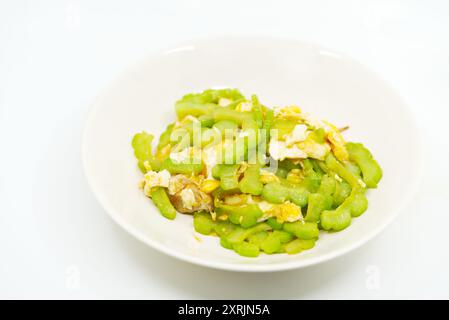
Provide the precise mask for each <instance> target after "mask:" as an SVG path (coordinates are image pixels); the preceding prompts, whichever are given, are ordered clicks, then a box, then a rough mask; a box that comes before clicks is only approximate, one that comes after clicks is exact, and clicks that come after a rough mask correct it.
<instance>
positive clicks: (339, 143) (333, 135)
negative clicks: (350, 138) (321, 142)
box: [325, 122, 349, 161]
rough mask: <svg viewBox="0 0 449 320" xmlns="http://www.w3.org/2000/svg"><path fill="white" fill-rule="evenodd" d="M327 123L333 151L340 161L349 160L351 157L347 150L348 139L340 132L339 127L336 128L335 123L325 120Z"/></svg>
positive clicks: (328, 136) (328, 137)
mask: <svg viewBox="0 0 449 320" xmlns="http://www.w3.org/2000/svg"><path fill="white" fill-rule="evenodd" d="M325 123H326V124H327V127H328V130H327V139H328V140H329V142H330V145H331V148H332V151H333V152H334V154H335V157H337V159H338V160H340V161H347V160H348V159H349V155H348V151H347V150H346V147H345V145H346V141H345V139H344V138H343V135H342V134H341V133H340V131H339V130H338V128H336V127H335V126H334V125H333V124H331V123H329V122H325Z"/></svg>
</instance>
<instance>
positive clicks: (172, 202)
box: [132, 89, 382, 257]
mask: <svg viewBox="0 0 449 320" xmlns="http://www.w3.org/2000/svg"><path fill="white" fill-rule="evenodd" d="M175 111H176V116H177V118H176V120H175V121H174V122H173V123H171V124H168V125H167V127H166V129H165V130H164V132H163V133H162V134H161V135H160V137H159V141H158V143H157V144H156V146H155V148H153V140H154V136H153V135H151V134H148V133H146V132H145V131H143V132H141V133H137V134H136V135H135V136H134V137H133V139H132V147H133V149H134V155H135V157H136V158H137V165H138V167H139V168H140V170H141V171H142V173H143V178H142V181H141V183H140V187H141V189H142V191H143V193H144V194H145V196H147V197H150V198H151V199H152V200H153V202H154V204H155V205H156V207H157V208H158V209H159V211H160V212H161V214H162V216H164V217H166V218H167V219H175V218H176V215H177V212H179V213H183V214H191V215H193V227H194V229H195V231H196V232H198V233H200V234H203V235H214V236H217V237H219V239H220V244H221V246H223V247H224V248H226V249H230V250H234V251H235V252H236V253H238V254H240V255H242V256H246V257H257V256H258V255H259V254H260V253H261V252H264V253H265V254H276V253H287V254H296V253H299V252H302V251H304V250H308V249H311V248H313V247H314V245H315V242H316V241H317V240H318V238H319V235H320V232H324V231H332V232H333V231H340V230H343V229H345V228H346V227H348V226H349V225H350V224H351V220H352V219H353V218H354V217H358V216H360V215H361V214H362V213H363V212H365V211H366V209H367V208H368V201H367V198H366V192H367V189H370V188H376V187H377V185H378V183H379V181H380V180H381V178H382V169H381V168H380V166H379V164H378V163H377V162H376V160H374V158H373V156H372V154H371V152H370V151H369V150H368V149H367V148H366V147H365V146H364V145H363V144H361V143H354V142H346V140H345V138H344V137H343V134H342V131H343V130H342V129H338V127H337V126H335V125H333V124H331V123H329V122H327V121H324V120H319V119H316V118H313V117H312V116H310V115H309V114H307V113H304V112H303V111H302V110H301V108H300V107H298V106H295V105H292V106H284V107H275V108H269V107H267V106H265V105H263V104H262V103H261V102H260V101H259V99H258V98H257V96H255V95H253V96H252V97H251V98H249V99H248V98H246V97H245V96H244V95H243V94H242V93H241V92H240V91H239V90H237V89H219V90H212V89H209V90H205V91H203V92H201V93H192V94H187V95H185V96H184V97H182V98H181V99H180V100H178V101H177V102H176V103H175ZM344 129H347V127H345V128H344Z"/></svg>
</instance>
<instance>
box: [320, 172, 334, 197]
mask: <svg viewBox="0 0 449 320" xmlns="http://www.w3.org/2000/svg"><path fill="white" fill-rule="evenodd" d="M336 185H337V182H336V181H335V179H334V178H332V177H331V176H329V175H327V174H326V175H323V177H322V179H321V184H320V187H319V188H318V192H319V193H321V194H324V195H332V194H334V192H335V188H336Z"/></svg>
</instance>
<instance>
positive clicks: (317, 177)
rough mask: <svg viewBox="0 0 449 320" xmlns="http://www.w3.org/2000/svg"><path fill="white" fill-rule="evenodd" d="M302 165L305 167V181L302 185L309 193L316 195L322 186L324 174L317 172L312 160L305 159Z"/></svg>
mask: <svg viewBox="0 0 449 320" xmlns="http://www.w3.org/2000/svg"><path fill="white" fill-rule="evenodd" d="M302 163H303V166H304V168H303V171H304V180H303V181H302V183H301V185H302V186H304V187H305V188H306V189H307V190H308V191H310V192H312V193H315V192H317V191H318V188H319V187H320V185H321V178H322V174H321V172H317V171H316V170H315V168H314V162H313V161H312V160H311V159H304V160H303V162H302Z"/></svg>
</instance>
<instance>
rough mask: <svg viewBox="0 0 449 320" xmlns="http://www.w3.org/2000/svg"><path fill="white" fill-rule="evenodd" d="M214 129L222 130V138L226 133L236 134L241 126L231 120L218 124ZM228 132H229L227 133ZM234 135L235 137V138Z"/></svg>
mask: <svg viewBox="0 0 449 320" xmlns="http://www.w3.org/2000/svg"><path fill="white" fill-rule="evenodd" d="M213 127H214V128H217V129H218V130H220V132H221V134H222V136H225V133H226V132H234V134H235V133H236V132H237V129H238V128H239V125H238V124H237V123H235V122H234V121H231V120H221V121H218V122H216V123H215V124H214V125H213ZM226 130H228V131H226ZM234 134H233V136H234Z"/></svg>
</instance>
